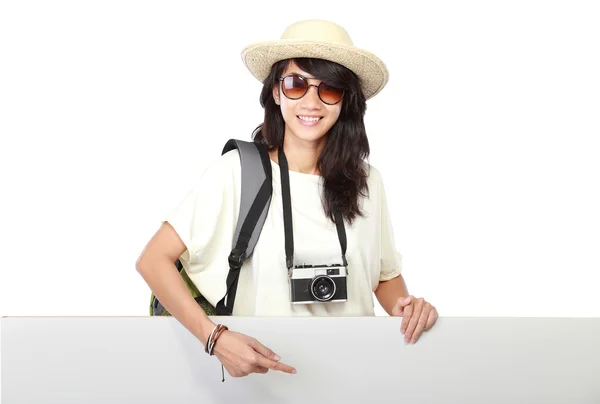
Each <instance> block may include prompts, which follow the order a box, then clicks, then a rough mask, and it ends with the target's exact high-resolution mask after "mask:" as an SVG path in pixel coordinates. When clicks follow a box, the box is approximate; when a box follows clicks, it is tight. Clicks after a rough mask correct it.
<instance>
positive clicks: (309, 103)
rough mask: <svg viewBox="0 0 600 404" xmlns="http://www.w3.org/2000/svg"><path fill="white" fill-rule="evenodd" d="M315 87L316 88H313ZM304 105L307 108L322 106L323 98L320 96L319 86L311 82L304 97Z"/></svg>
mask: <svg viewBox="0 0 600 404" xmlns="http://www.w3.org/2000/svg"><path fill="white" fill-rule="evenodd" d="M312 87H314V88H312ZM302 101H303V102H302V106H303V107H304V108H307V109H319V108H320V107H321V99H320V98H319V86H318V85H316V84H309V85H308V91H307V92H306V94H305V95H304V97H302Z"/></svg>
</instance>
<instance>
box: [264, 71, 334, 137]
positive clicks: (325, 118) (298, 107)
mask: <svg viewBox="0 0 600 404" xmlns="http://www.w3.org/2000/svg"><path fill="white" fill-rule="evenodd" d="M292 73H296V74H299V75H301V76H303V77H305V78H307V79H308V83H309V84H314V85H315V86H318V85H319V84H320V83H321V81H320V80H317V79H315V78H314V77H313V76H312V75H310V74H309V73H307V72H305V71H303V70H300V68H299V67H298V66H297V65H296V64H295V63H294V62H291V63H290V64H289V65H288V67H287V68H286V69H285V71H284V72H283V73H282V75H281V77H285V76H287V75H288V74H292ZM273 98H274V99H275V103H276V104H278V105H279V106H280V107H281V114H282V115H283V119H284V120H285V136H288V135H290V136H293V137H295V138H297V139H298V140H301V141H307V142H318V141H320V140H322V139H324V136H325V135H326V134H327V132H328V131H329V129H331V127H332V126H333V125H334V124H335V122H336V121H337V119H338V117H339V116H340V112H341V110H342V102H343V100H342V101H340V102H338V103H337V104H335V105H328V104H325V103H324V102H323V101H321V99H320V98H319V95H318V90H317V87H313V86H310V87H309V88H308V91H307V92H306V94H305V95H304V96H303V97H302V98H300V99H297V100H292V99H289V98H287V97H286V96H285V95H284V94H283V92H282V91H281V82H280V84H279V86H278V87H276V88H274V89H273Z"/></svg>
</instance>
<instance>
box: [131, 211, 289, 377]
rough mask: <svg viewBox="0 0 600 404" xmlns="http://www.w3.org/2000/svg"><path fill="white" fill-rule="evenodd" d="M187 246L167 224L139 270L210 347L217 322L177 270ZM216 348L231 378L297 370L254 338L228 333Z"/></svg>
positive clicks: (141, 259) (148, 248)
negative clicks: (281, 360)
mask: <svg viewBox="0 0 600 404" xmlns="http://www.w3.org/2000/svg"><path fill="white" fill-rule="evenodd" d="M185 250H186V246H185V244H184V243H183V241H181V238H180V237H179V235H178V234H177V232H176V231H175V229H174V228H173V227H172V226H171V225H170V224H169V223H168V222H165V223H164V224H163V225H162V226H161V227H160V229H159V230H158V231H157V232H156V234H155V235H154V236H153V237H152V239H151V240H150V241H149V242H148V245H147V246H146V248H145V249H144V251H143V252H142V254H141V255H140V257H139V258H138V260H137V262H136V268H137V270H138V272H139V273H140V275H141V276H142V278H144V280H145V281H146V283H147V284H148V286H150V289H151V290H152V292H154V295H155V296H156V298H157V299H158V300H160V302H161V304H162V305H163V306H164V307H165V308H166V309H167V310H168V311H169V313H171V315H172V316H173V317H175V318H176V319H177V321H179V322H180V323H181V324H182V325H183V326H184V327H185V328H187V329H188V330H189V331H190V332H191V333H192V334H193V335H195V336H196V338H198V339H199V340H200V342H201V343H202V345H204V346H206V343H207V340H208V338H209V336H210V333H211V332H212V330H213V328H214V327H215V323H213V322H212V320H211V319H210V318H209V317H208V316H207V315H206V313H205V312H204V310H203V309H202V307H200V305H199V304H198V303H196V300H194V298H193V297H192V295H191V294H190V292H189V291H188V289H187V286H186V285H185V282H184V281H183V279H182V278H181V275H179V272H178V271H177V268H176V267H175V260H177V258H179V256H180V255H181V254H182V253H183V252H184V251H185ZM218 341H219V342H218V344H216V345H215V348H214V355H215V356H216V357H217V358H218V359H219V361H220V362H221V363H222V364H223V365H224V366H225V368H226V369H227V372H229V374H230V375H231V376H234V377H240V376H246V375H248V374H250V373H266V372H268V370H269V369H273V370H278V371H281V372H286V373H296V370H295V369H294V368H293V367H291V366H289V365H286V364H284V363H282V362H279V359H280V358H279V357H278V356H277V355H276V354H275V353H274V352H273V351H272V350H271V349H269V348H267V347H266V346H264V345H263V344H261V343H260V342H259V341H257V340H256V339H254V338H251V337H249V336H247V335H244V334H240V333H237V332H235V331H231V330H226V331H225V332H223V334H222V336H221V337H219V339H218Z"/></svg>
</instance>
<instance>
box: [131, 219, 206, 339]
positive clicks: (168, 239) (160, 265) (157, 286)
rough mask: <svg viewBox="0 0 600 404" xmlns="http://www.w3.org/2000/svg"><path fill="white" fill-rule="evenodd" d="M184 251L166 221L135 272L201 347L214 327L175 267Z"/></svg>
mask: <svg viewBox="0 0 600 404" xmlns="http://www.w3.org/2000/svg"><path fill="white" fill-rule="evenodd" d="M185 249H186V247H185V244H184V243H183V242H182V241H181V239H180V238H179V236H178V235H177V233H176V232H175V229H173V227H172V226H171V225H170V224H169V223H167V222H165V223H164V224H163V225H162V226H161V227H160V229H159V230H158V231H157V232H156V234H155V235H154V236H153V237H152V239H151V240H150V241H149V242H148V244H147V245H146V248H145V249H144V251H143V252H142V254H141V255H140V257H139V258H138V260H137V262H136V269H137V271H138V272H139V273H140V275H141V276H142V278H143V279H144V281H146V283H147V284H148V286H149V287H150V289H151V290H152V292H153V293H154V295H155V296H156V298H157V299H158V300H159V301H160V302H161V304H162V305H163V306H164V307H165V308H166V309H167V310H168V311H169V313H171V315H172V316H173V317H175V318H176V319H177V320H178V321H179V322H181V324H182V325H183V326H184V327H185V328H187V329H188V330H189V331H190V332H191V333H192V334H194V335H195V336H196V338H198V339H199V340H200V341H201V342H202V344H203V345H204V344H206V341H207V339H208V336H209V334H210V332H211V331H212V329H213V328H214V327H215V324H214V323H213V322H212V321H211V320H210V318H209V317H208V316H207V315H206V313H205V312H204V310H202V308H201V307H200V305H198V303H196V300H194V298H193V297H192V295H191V294H190V292H189V291H188V289H187V286H186V285H185V282H184V281H183V279H182V278H181V276H180V275H179V271H177V268H176V267H175V261H176V260H177V259H178V258H179V256H180V255H181V254H182V253H183V252H184V251H185Z"/></svg>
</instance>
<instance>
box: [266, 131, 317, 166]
mask: <svg viewBox="0 0 600 404" xmlns="http://www.w3.org/2000/svg"><path fill="white" fill-rule="evenodd" d="M324 147H325V138H324V137H323V138H321V139H319V140H318V141H315V142H307V141H302V140H298V139H297V138H295V137H293V136H285V138H284V141H283V150H284V151H285V158H286V159H287V162H288V168H289V170H290V171H295V172H299V173H303V174H312V175H320V173H319V169H318V167H317V161H318V159H319V155H320V154H321V151H322V150H323V148H324ZM270 155H271V160H273V161H275V162H277V164H279V158H278V150H277V149H276V150H273V151H272V152H271V153H270Z"/></svg>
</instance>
